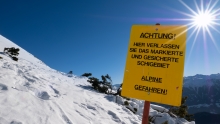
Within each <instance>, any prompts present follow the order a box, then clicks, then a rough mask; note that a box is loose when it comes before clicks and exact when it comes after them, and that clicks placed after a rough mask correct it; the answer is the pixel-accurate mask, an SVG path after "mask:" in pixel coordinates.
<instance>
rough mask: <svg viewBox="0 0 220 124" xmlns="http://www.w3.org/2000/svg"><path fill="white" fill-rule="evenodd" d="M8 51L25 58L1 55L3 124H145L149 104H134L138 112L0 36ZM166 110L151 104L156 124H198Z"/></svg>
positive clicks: (0, 112)
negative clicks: (18, 50)
mask: <svg viewBox="0 0 220 124" xmlns="http://www.w3.org/2000/svg"><path fill="white" fill-rule="evenodd" d="M5 47H15V48H19V49H20V52H19V53H20V54H19V56H18V59H19V60H18V61H17V62H16V61H13V60H11V58H10V57H8V56H7V55H6V54H4V53H3V52H0V56H1V57H3V59H0V98H1V99H0V124H141V120H142V112H143V101H140V100H132V102H130V103H131V105H130V107H136V108H138V112H137V113H136V114H133V113H132V112H131V111H130V110H128V109H127V108H126V107H125V106H124V105H121V104H119V103H115V98H116V97H115V96H112V95H106V94H101V93H98V92H96V91H94V90H93V89H92V88H91V84H89V83H88V82H87V78H83V77H78V76H75V75H73V76H72V77H68V76H67V74H65V73H62V72H59V71H56V70H54V69H51V68H50V67H48V66H47V65H45V64H44V63H43V62H41V61H40V60H38V59H37V58H35V57H34V56H33V55H31V54H30V53H28V52H27V51H25V50H24V49H22V48H21V47H19V46H17V45H16V44H14V43H13V42H11V41H10V40H8V39H6V38H4V37H3V36H1V35H0V50H2V51H3V49H4V48H5ZM118 101H120V100H118ZM121 103H122V104H123V99H121ZM157 109H158V110H157ZM160 110H161V111H162V110H163V111H168V110H167V109H165V108H163V107H160V106H156V105H152V104H151V109H150V114H149V115H151V116H152V117H154V118H155V119H154V123H155V124H161V123H163V122H165V121H168V122H169V124H176V123H179V124H195V123H194V122H187V121H186V120H185V119H181V118H173V117H171V116H170V115H169V114H167V113H163V112H160Z"/></svg>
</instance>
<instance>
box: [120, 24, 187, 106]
mask: <svg viewBox="0 0 220 124" xmlns="http://www.w3.org/2000/svg"><path fill="white" fill-rule="evenodd" d="M186 31H187V27H186V26H182V25H178V26H173V25H172V26H170V25H169V26H168V25H133V26H132V29H131V35H130V43H129V48H128V54H127V61H126V66H125V72H124V80H123V85H122V96H126V97H131V98H137V99H142V100H146V101H151V102H157V103H162V104H168V105H173V106H180V104H181V98H182V86H183V71H184V58H185V48H186Z"/></svg>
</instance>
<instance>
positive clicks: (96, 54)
mask: <svg viewBox="0 0 220 124" xmlns="http://www.w3.org/2000/svg"><path fill="white" fill-rule="evenodd" d="M183 1H184V2H185V3H186V4H187V5H188V6H190V7H191V8H192V9H193V10H196V7H195V4H194V2H193V1H192V0H183ZM196 2H198V3H199V5H200V3H201V1H200V0H196ZM209 2H210V1H208V0H204V7H206V6H207V4H208V3H209ZM212 3H214V2H213V1H212ZM218 8H220V2H219V3H217V4H216V6H215V7H214V9H218ZM214 9H213V10H214ZM179 11H181V12H184V13H188V14H192V12H191V11H190V10H189V9H187V8H186V7H185V6H184V5H183V4H181V2H180V1H178V0H166V1H164V0H153V1H149V0H140V1H135V0H95V1H92V0H81V1H79V0H78V1H76V0H65V1H61V0H45V1H43V0H35V1H34V0H32V1H30V0H19V1H17V0H16V1H6V0H4V1H0V16H1V18H0V34H1V35H3V36H5V37H7V38H8V39H10V40H11V41H13V42H14V43H16V44H18V45H19V46H21V47H22V48H24V49H26V50H27V51H28V52H30V53H32V54H33V55H34V56H36V57H37V58H39V59H40V60H42V61H43V62H45V63H46V64H47V65H49V66H50V67H52V68H54V69H56V70H58V71H62V72H69V71H70V70H72V71H73V73H74V74H76V75H81V74H83V73H85V72H91V73H92V74H93V76H95V77H98V78H100V76H101V75H105V74H109V75H110V76H111V77H112V80H113V83H122V80H123V75H124V67H125V63H126V55H127V49H128V43H129V38H130V30H131V26H132V25H134V24H147V25H154V24H155V23H157V22H159V23H160V24H161V25H177V24H184V25H185V24H188V23H190V21H183V20H179V19H186V18H189V16H186V15H184V14H182V13H180V12H179ZM218 13H219V12H218ZM216 18H220V17H219V16H217V17H216ZM218 23H219V22H218ZM215 27H216V29H220V28H219V26H217V25H216V26H215ZM193 29H194V28H192V29H190V30H189V31H188V33H187V34H188V36H189V35H190V34H192V32H193ZM210 32H211V33H212V36H213V38H214V39H216V45H215V44H214V43H213V42H212V40H211V38H210V37H209V35H206V39H204V38H203V33H202V31H201V32H199V35H198V38H197V39H196V42H195V44H194V47H193V42H194V37H195V35H192V37H191V38H190V39H189V37H188V40H187V49H186V58H185V71H184V76H192V75H195V74H215V73H220V64H219V61H220V53H219V52H218V50H217V48H216V47H219V46H220V41H219V38H220V33H218V32H217V31H215V30H213V29H212V28H210ZM206 34H207V33H206ZM190 51H191V54H190Z"/></svg>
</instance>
